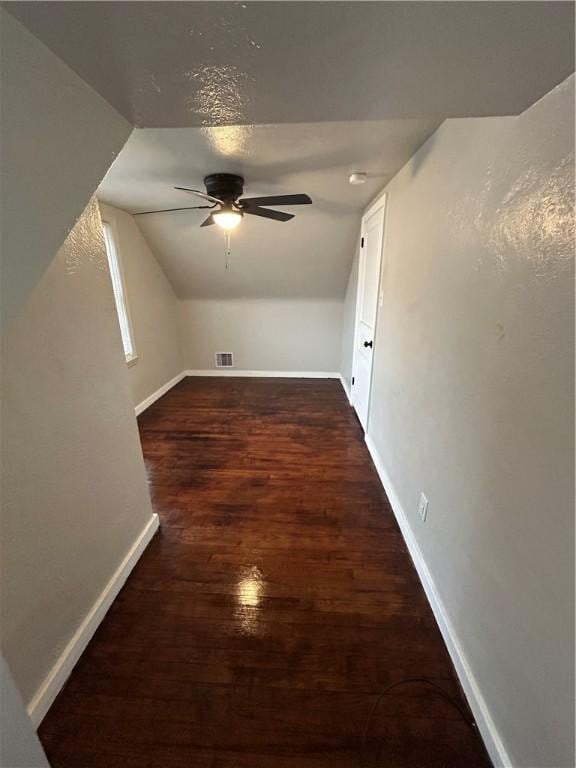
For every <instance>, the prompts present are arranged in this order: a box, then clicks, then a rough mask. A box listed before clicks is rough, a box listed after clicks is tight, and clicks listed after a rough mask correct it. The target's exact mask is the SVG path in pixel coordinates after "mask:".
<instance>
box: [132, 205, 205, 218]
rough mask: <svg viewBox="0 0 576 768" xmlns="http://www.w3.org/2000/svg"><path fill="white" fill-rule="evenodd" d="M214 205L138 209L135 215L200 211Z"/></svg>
mask: <svg viewBox="0 0 576 768" xmlns="http://www.w3.org/2000/svg"><path fill="white" fill-rule="evenodd" d="M214 207H215V206H213V205H190V206H188V207H187V208H162V209H161V210H159V211H138V213H133V214H132V215H133V216H147V215H148V214H149V213H171V212H172V211H199V210H200V209H201V208H202V209H203V208H214Z"/></svg>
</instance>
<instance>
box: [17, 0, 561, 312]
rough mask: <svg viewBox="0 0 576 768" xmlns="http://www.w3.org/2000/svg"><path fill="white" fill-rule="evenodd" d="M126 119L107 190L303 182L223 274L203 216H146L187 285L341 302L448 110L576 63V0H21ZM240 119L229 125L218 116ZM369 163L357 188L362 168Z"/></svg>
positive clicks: (161, 254) (137, 197)
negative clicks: (384, 203) (128, 132)
mask: <svg viewBox="0 0 576 768" xmlns="http://www.w3.org/2000/svg"><path fill="white" fill-rule="evenodd" d="M7 8H8V10H9V12H10V13H12V14H13V15H15V16H16V17H17V18H19V19H20V20H21V21H22V22H23V23H24V24H25V25H26V26H27V27H28V28H29V29H30V30H31V31H32V32H33V33H34V34H35V35H36V36H37V37H39V38H40V39H41V40H42V41H43V42H45V43H46V45H48V47H50V48H51V49H52V50H53V51H54V52H55V53H56V54H57V55H58V56H59V57H60V58H61V59H63V60H64V61H65V62H66V63H67V64H68V65H69V66H70V67H71V68H72V69H73V70H75V71H76V72H77V73H78V74H79V75H80V76H81V77H82V78H83V79H84V80H86V81H87V82H88V83H90V84H91V85H92V86H93V87H94V88H95V89H96V90H97V91H98V92H99V93H100V94H101V95H102V96H103V97H104V98H106V99H107V100H108V101H109V102H110V103H111V104H112V105H114V106H115V107H116V108H117V109H118V110H119V111H120V112H121V113H122V114H123V115H125V116H126V117H127V118H128V119H130V120H131V121H132V123H133V124H135V125H137V126H139V127H141V128H143V130H137V131H136V132H135V133H134V134H133V135H132V137H131V138H130V140H129V142H128V144H127V146H126V148H125V149H124V150H123V152H122V153H121V154H120V156H119V158H118V159H117V161H116V163H115V164H114V166H113V167H112V169H111V170H110V172H109V174H108V176H107V177H106V179H105V181H104V183H103V184H102V186H101V189H100V191H99V194H100V196H101V198H102V199H104V200H105V201H107V202H110V203H112V204H115V205H118V206H120V207H122V208H125V209H126V210H131V211H134V210H138V209H140V210H142V209H148V208H156V207H159V208H161V207H170V206H172V205H174V206H178V205H185V204H187V203H189V202H190V198H188V197H187V196H183V195H182V194H181V193H178V192H175V191H174V190H173V189H172V187H173V186H174V185H183V186H192V187H200V188H202V178H203V176H204V175H205V174H207V173H213V172H217V171H227V172H236V173H240V174H242V175H244V176H245V178H246V191H247V193H248V194H249V195H258V194H266V193H275V192H286V193H291V192H307V193H308V194H310V195H311V196H312V198H313V199H314V205H313V206H305V207H302V208H296V209H294V212H297V214H298V215H297V218H296V219H294V220H293V221H291V222H288V223H286V224H280V223H276V222H270V221H265V220H263V219H257V218H255V217H246V218H245V219H244V221H243V222H242V224H241V226H240V228H239V230H238V231H237V232H236V233H235V234H234V235H233V257H232V261H231V265H230V268H229V269H228V270H227V271H225V270H224V268H223V265H224V245H223V236H222V233H221V232H220V231H219V230H217V229H216V227H209V228H207V229H203V230H200V229H199V227H198V225H199V223H200V221H201V220H202V216H203V214H204V213H205V212H203V211H197V212H193V211H192V212H186V211H183V212H179V213H174V214H164V215H158V216H149V217H141V218H138V219H137V220H138V222H139V224H140V226H141V228H142V231H143V232H144V233H145V235H146V237H147V239H148V240H149V242H150V244H151V245H152V247H153V248H154V250H155V252H156V254H157V256H158V258H159V260H160V261H161V263H162V264H163V266H164V269H165V271H166V273H167V275H168V277H169V278H170V280H171V281H172V283H173V285H174V287H175V289H176V291H177V292H178V294H179V295H180V296H196V297H224V296H229V297H250V296H254V297H271V296H278V297H282V296H287V297H288V296H289V297H297V296H300V297H325V298H331V297H340V296H342V295H343V293H344V290H345V284H346V279H347V275H348V271H349V266H350V262H351V259H352V255H353V251H354V247H355V241H356V237H357V234H358V228H359V221H360V211H361V209H362V208H363V206H364V205H365V204H366V203H367V202H368V200H369V199H370V198H371V197H372V196H373V195H374V194H375V193H376V192H377V191H378V190H379V189H381V188H382V187H383V186H384V184H385V183H386V181H387V180H388V179H389V178H390V177H391V176H392V175H393V174H394V173H395V172H396V171H397V170H398V169H399V168H400V167H401V166H402V165H403V164H404V163H405V162H406V161H407V160H408V159H409V157H410V156H411V155H412V153H413V152H414V151H415V150H416V149H417V148H418V147H419V146H420V145H421V143H422V142H423V141H424V140H425V138H426V137H427V136H429V135H430V133H432V132H433V130H434V129H435V127H436V126H437V125H438V124H439V122H441V121H442V120H443V119H444V118H446V117H449V116H450V117H453V116H471V115H497V114H507V115H508V114H515V113H518V112H520V111H522V110H523V109H525V108H526V107H528V106H529V105H530V104H532V103H533V102H534V101H536V100H537V99H538V98H539V97H541V96H542V95H544V93H546V92H547V91H548V90H550V89H551V88H552V87H553V86H554V85H556V84H557V83H558V82H560V81H561V80H563V79H564V78H565V77H566V76H567V75H568V74H570V73H571V72H572V71H573V69H574V46H573V36H574V6H573V3H569V2H310V1H307V2H286V1H283V2H251V1H249V0H246V1H245V2H244V1H241V2H232V3H231V2H10V3H8V4H7ZM223 126H229V127H223ZM354 170H365V171H368V172H369V173H370V179H369V182H368V183H367V184H366V185H365V186H363V187H351V186H349V185H348V182H347V177H348V175H349V173H350V172H351V171H354Z"/></svg>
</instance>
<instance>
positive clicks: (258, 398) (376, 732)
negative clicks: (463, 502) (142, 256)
mask: <svg viewBox="0 0 576 768" xmlns="http://www.w3.org/2000/svg"><path fill="white" fill-rule="evenodd" d="M139 423H140V432H141V437H142V445H143V449H144V456H145V460H146V466H147V470H148V475H149V481H150V488H151V492H152V497H153V502H154V507H155V509H156V511H157V512H158V514H159V515H160V519H161V526H162V527H161V531H160V532H159V533H158V535H157V536H156V537H155V539H154V540H153V541H152V543H151V544H150V546H149V547H148V549H147V551H146V552H145V553H144V555H143V556H142V558H141V560H140V562H139V563H138V565H137V566H136V568H135V569H134V571H133V573H132V575H131V576H130V578H129V580H128V582H127V584H126V586H125V587H124V588H123V590H122V591H121V593H120V595H119V597H118V598H117V600H116V601H115V603H114V605H113V606H112V608H111V609H110V611H109V613H108V615H107V616H106V618H105V620H104V621H103V623H102V624H101V626H100V628H99V629H98V631H97V632H96V635H95V636H94V639H93V640H92V642H91V643H90V645H89V647H88V648H87V650H86V652H85V653H84V655H83V657H82V659H81V660H80V662H79V664H78V666H77V667H76V669H75V671H74V673H73V674H72V676H71V678H70V679H69V681H68V683H67V684H66V686H65V688H64V690H63V692H62V693H61V695H60V696H59V697H58V699H57V701H56V702H55V704H54V706H53V707H52V710H51V711H50V712H49V714H48V715H47V717H46V718H45V720H44V722H43V724H42V726H41V728H40V736H41V739H42V742H43V744H44V747H45V749H46V752H47V754H48V756H49V759H50V762H51V765H52V766H53V768H95V767H96V766H97V767H98V768H152V767H154V768H232V766H234V767H235V768H352V767H354V768H360V766H364V768H374V767H375V766H386V768H408V767H409V768H431V767H434V768H441V767H442V768H480V767H481V766H482V768H484V767H485V766H487V765H488V764H489V763H488V761H487V759H486V757H485V755H484V752H483V749H482V746H481V744H480V741H479V738H478V736H477V734H476V733H475V732H474V731H473V730H472V728H471V727H470V725H469V724H468V723H467V722H466V720H465V719H463V716H462V714H461V712H460V711H458V709H457V708H456V707H455V706H454V705H453V703H452V702H450V701H448V700H446V698H444V697H443V696H442V695H440V694H439V692H438V691H437V690H436V689H435V688H433V687H432V686H431V685H428V684H426V683H422V682H415V683H411V684H404V685H400V686H398V687H396V688H394V689H393V690H391V691H390V692H389V693H388V694H387V695H384V696H383V697H382V699H381V701H380V704H379V706H378V709H377V711H376V713H375V714H374V716H373V717H372V720H371V721H370V726H369V729H368V733H367V737H366V747H365V749H364V750H362V749H361V742H362V734H363V731H364V729H365V726H366V723H367V721H368V718H369V716H370V713H371V711H372V710H373V708H374V705H375V703H376V702H377V701H378V695H379V693H380V692H381V691H383V690H384V689H385V687H386V686H388V685H390V684H391V683H394V682H400V681H403V680H405V679H408V678H425V679H427V680H430V681H432V682H433V683H435V684H436V685H438V686H440V687H441V688H442V689H444V690H445V691H447V692H449V693H450V694H451V695H452V696H454V697H456V699H457V700H458V702H459V704H460V707H465V705H464V703H463V700H462V697H461V694H460V692H459V689H458V686H457V684H456V680H455V676H454V673H453V670H452V666H451V663H450V660H449V657H448V655H447V652H446V650H445V648H444V645H443V642H442V639H441V636H440V633H439V631H438V629H437V627H436V625H435V622H434V619H433V616H432V613H431V610H430V608H429V606H428V604H427V602H426V598H425V596H424V593H423V591H422V588H421V586H420V584H419V581H418V578H417V576H416V573H415V571H414V568H413V566H412V563H411V560H410V557H409V555H408V552H407V550H406V547H405V545H404V543H403V540H402V537H401V535H400V533H399V530H398V528H397V525H396V523H395V520H394V516H393V514H392V512H391V510H390V507H389V505H388V502H387V500H386V497H385V495H384V492H383V490H382V488H381V486H380V482H379V480H378V477H377V475H376V472H375V470H374V468H373V466H372V464H371V460H370V457H369V455H368V452H367V450H366V447H365V444H364V441H363V435H362V431H361V429H360V426H359V424H358V422H357V420H356V418H355V416H354V414H353V411H352V409H351V408H350V407H349V405H348V403H347V401H346V398H345V396H344V393H343V391H342V388H341V386H340V384H339V382H337V381H329V380H321V379H318V380H297V379H233V378H229V379H228V378H212V379H209V378H204V379H203V378H189V379H185V380H184V381H182V382H181V383H180V384H178V385H177V386H176V387H175V388H174V389H173V390H171V391H170V392H169V393H168V394H167V395H165V396H164V397H163V398H162V399H161V400H159V401H158V402H157V403H156V404H155V405H153V406H152V407H151V408H149V409H148V410H147V411H146V413H145V414H143V415H142V416H141V417H140V419H139ZM362 753H363V754H362Z"/></svg>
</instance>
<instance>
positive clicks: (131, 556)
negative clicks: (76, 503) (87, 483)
mask: <svg viewBox="0 0 576 768" xmlns="http://www.w3.org/2000/svg"><path fill="white" fill-rule="evenodd" d="M158 525H159V522H158V515H157V514H156V513H154V514H153V515H152V517H151V518H150V520H149V521H148V522H147V523H146V525H145V526H144V528H143V530H142V531H141V533H140V534H139V535H138V538H137V539H136V541H135V542H134V544H133V545H132V546H131V547H130V550H129V552H128V554H127V555H126V557H125V558H124V560H123V561H122V562H121V563H120V565H119V567H118V569H117V570H116V573H115V574H114V575H113V576H112V578H111V579H110V581H109V582H108V584H107V585H106V586H105V587H104V590H103V591H102V592H101V593H100V596H99V597H98V599H97V600H96V602H95V603H94V605H93V606H92V608H91V609H90V612H89V613H88V615H87V616H86V618H85V619H84V621H83V622H82V624H81V625H80V627H79V628H78V630H77V631H76V632H75V634H74V636H73V637H72V639H71V640H70V642H69V643H68V645H67V646H66V648H65V649H64V651H63V652H62V654H61V656H60V658H59V659H58V661H57V662H56V664H54V666H53V667H52V670H51V671H50V673H49V674H48V677H47V678H46V679H45V680H44V682H43V683H42V685H41V686H40V688H39V689H38V691H37V692H36V694H35V695H34V698H33V699H32V701H31V702H30V704H29V705H28V707H27V709H28V715H29V716H30V719H31V720H32V723H33V725H34V727H35V728H37V727H38V726H39V725H40V723H41V722H42V720H43V719H44V716H45V715H46V713H47V712H48V710H49V709H50V707H51V705H52V703H53V701H54V699H55V698H56V696H57V695H58V693H59V692H60V690H61V688H62V686H63V685H64V683H65V682H66V680H67V679H68V677H69V676H70V673H71V672H72V670H73V669H74V667H75V665H76V662H77V661H78V659H79V658H80V656H81V655H82V652H83V651H84V649H85V648H86V646H87V645H88V643H89V642H90V639H91V638H92V635H93V634H94V632H95V631H96V630H97V628H98V625H99V624H100V622H101V621H102V619H103V618H104V616H105V615H106V611H107V610H108V609H109V608H110V606H111V605H112V602H113V600H114V598H115V597H116V595H117V594H118V592H120V589H121V588H122V586H123V585H124V582H125V581H126V579H127V578H128V576H129V575H130V572H131V570H132V569H133V568H134V566H135V565H136V563H137V562H138V560H139V558H140V555H141V554H142V553H143V552H144V550H145V549H146V547H147V545H148V543H149V541H150V539H151V538H152V537H153V536H154V534H155V533H156V531H157V530H158Z"/></svg>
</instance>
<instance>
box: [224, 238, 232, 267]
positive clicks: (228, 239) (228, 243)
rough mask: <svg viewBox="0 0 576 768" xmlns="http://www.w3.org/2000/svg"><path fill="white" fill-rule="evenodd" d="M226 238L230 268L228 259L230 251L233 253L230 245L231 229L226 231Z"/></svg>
mask: <svg viewBox="0 0 576 768" xmlns="http://www.w3.org/2000/svg"><path fill="white" fill-rule="evenodd" d="M224 238H225V240H226V269H228V259H229V257H230V253H231V250H232V249H231V246H230V231H229V230H227V231H226V232H225V233H224Z"/></svg>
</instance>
